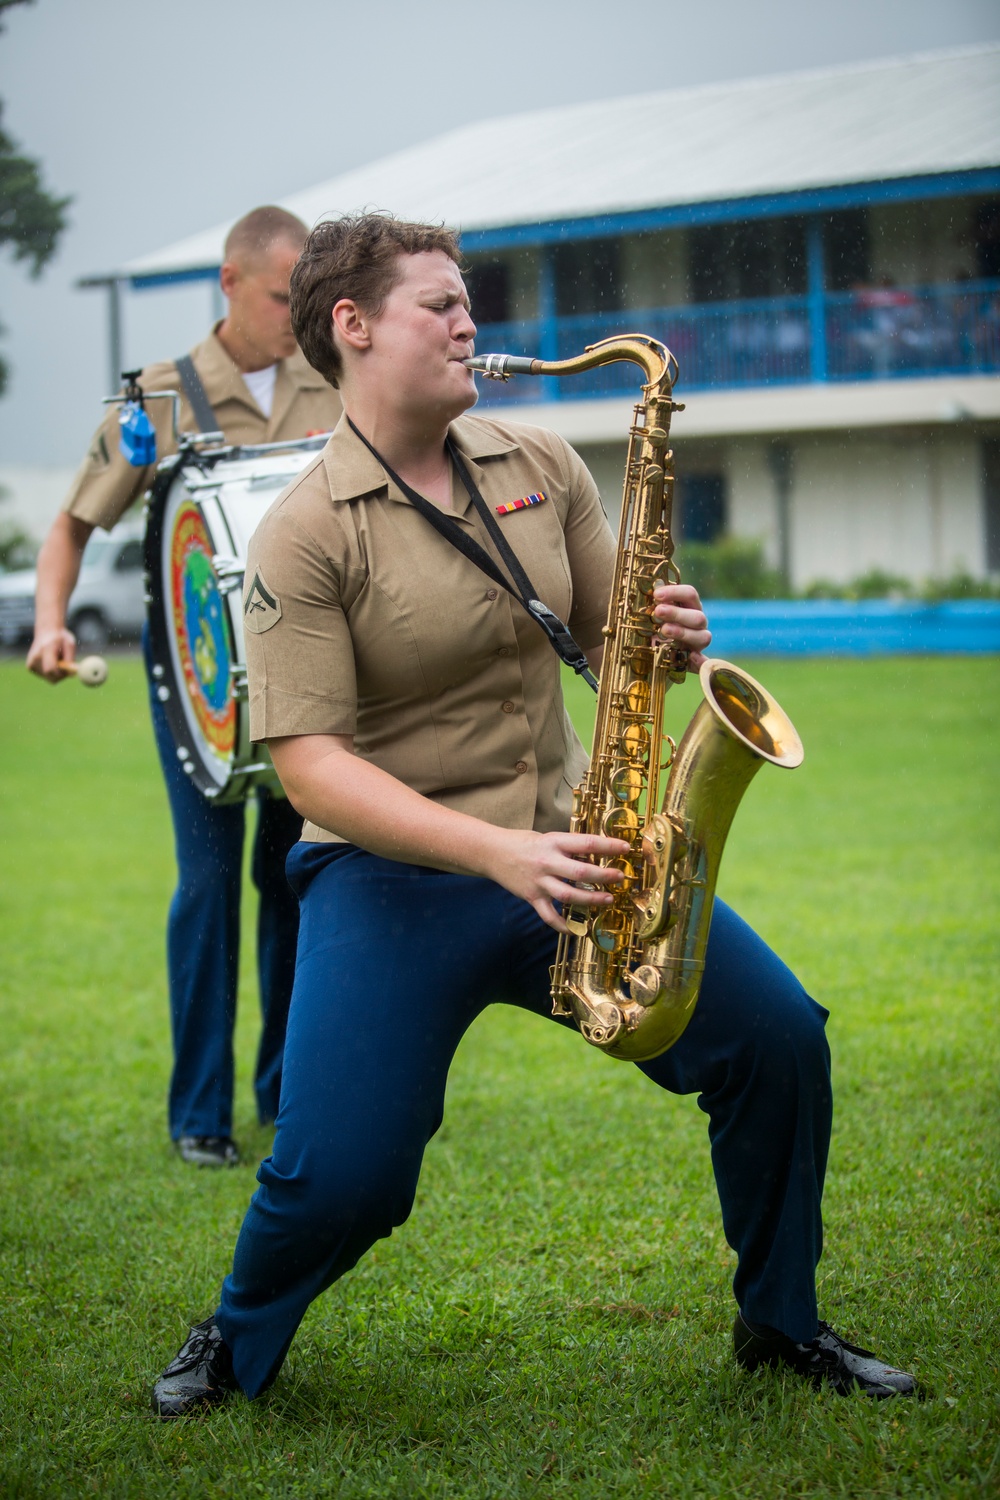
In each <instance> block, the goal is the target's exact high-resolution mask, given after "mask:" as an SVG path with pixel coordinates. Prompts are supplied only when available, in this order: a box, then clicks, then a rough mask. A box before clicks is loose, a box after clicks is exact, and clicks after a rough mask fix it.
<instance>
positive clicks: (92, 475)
mask: <svg viewBox="0 0 1000 1500" xmlns="http://www.w3.org/2000/svg"><path fill="white" fill-rule="evenodd" d="M191 358H192V360H193V361H194V367H195V369H196V370H197V372H198V374H199V376H200V377H201V383H202V385H203V386H204V387H205V395H206V396H207V397H208V400H209V402H210V404H211V406H212V408H213V410H214V412H215V416H216V420H217V422H218V424H219V430H220V431H221V432H222V434H223V435H224V437H225V439H226V442H227V443H280V442H286V441H292V440H294V439H295V438H303V437H307V436H309V435H311V434H313V433H319V432H329V431H331V429H332V428H333V427H334V426H335V425H336V422H337V419H338V417H339V416H340V410H341V407H340V397H339V396H338V395H337V392H336V391H335V390H333V388H332V387H331V386H329V385H327V383H326V381H325V380H324V379H323V377H322V376H321V375H318V374H317V373H316V371H315V370H314V369H313V368H312V367H311V366H310V365H309V364H307V363H306V360H305V358H304V356H303V355H302V354H300V353H298V352H296V353H295V354H294V355H292V357H291V358H290V359H285V360H281V361H280V362H279V363H278V370H277V374H276V376H275V381H274V402H273V404H272V406H271V415H270V417H265V415H264V413H263V412H262V411H261V409H260V407H259V406H258V405H257V403H256V401H255V400H254V399H253V397H252V396H251V394H250V390H249V387H248V386H247V385H246V382H245V381H244V379H243V377H242V375H241V374H240V371H239V368H238V367H237V366H236V365H235V364H234V363H233V361H232V359H231V358H230V357H229V355H228V354H227V353H226V351H225V349H224V348H223V346H222V344H221V343H220V342H219V340H218V338H217V337H216V331H215V329H213V330H212V332H211V333H210V334H209V335H208V338H207V339H205V340H204V341H203V342H202V343H200V344H198V345H197V346H196V347H195V348H194V349H192V350H191ZM139 384H140V385H141V386H142V389H143V390H144V391H168V390H169V391H178V392H179V393H180V396H181V402H180V417H179V426H180V430H181V432H191V431H194V430H195V429H196V427H197V423H196V420H195V415H194V412H193V411H192V409H191V405H190V403H189V402H188V399H187V396H186V395H185V394H184V389H183V387H182V385H181V381H180V376H179V375H178V373H177V366H176V365H175V364H174V362H173V360H164V361H163V363H162V364H156V365H150V366H149V368H148V369H146V370H143V372H142V375H141V376H140V377H139ZM172 406H173V403H172V402H171V401H168V400H164V401H150V402H149V404H148V406H147V408H146V410H147V412H148V414H149V418H150V420H151V421H152V422H153V424H154V426H155V428H156V452H157V457H158V458H166V457H168V455H169V454H171V453H175V452H176V451H177V444H176V442H175V441H174V432H173V413H172ZM118 411H119V408H118V407H117V406H109V407H108V413H107V416H106V417H105V419H104V421H103V422H102V423H101V426H100V427H99V428H98V429H97V432H96V433H95V434H94V441H93V442H92V443H91V446H90V451H89V452H88V454H87V457H86V458H85V459H84V461H83V463H82V465H81V466H80V469H79V470H78V471H77V474H76V477H75V479H74V480H73V484H72V487H71V489H70V492H69V495H68V496H67V497H66V501H65V504H64V506H63V509H64V510H67V511H69V513H70V515H72V516H76V517H78V519H79V520H81V521H88V522H89V523H90V525H91V526H102V527H104V529H105V530H108V531H109V530H110V529H111V527H112V526H113V525H114V524H115V522H116V521H118V520H120V519H121V517H122V516H123V515H124V514H125V512H126V511H127V510H128V508H129V506H130V505H131V504H132V503H133V501H135V500H137V499H138V497H139V496H140V495H142V494H143V493H144V492H145V491H146V490H147V489H148V488H149V486H150V484H151V483H152V481H153V476H154V474H155V472H156V471H155V468H154V467H153V466H152V465H150V466H149V467H148V468H143V469H134V468H133V467H132V465H131V464H130V463H129V462H128V460H127V459H126V458H125V457H124V455H123V454H122V452H121V450H120V449H119V447H118Z"/></svg>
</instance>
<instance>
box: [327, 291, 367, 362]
mask: <svg viewBox="0 0 1000 1500" xmlns="http://www.w3.org/2000/svg"><path fill="white" fill-rule="evenodd" d="M330 318H331V320H332V322H333V336H334V338H335V339H340V340H342V341H343V342H344V343H345V344H348V345H349V346H350V347H351V348H352V349H359V350H360V349H368V348H369V347H370V346H371V332H370V330H369V322H370V320H369V318H368V317H367V315H366V314H365V313H363V312H362V311H361V309H360V307H359V306H358V304H357V303H356V302H354V301H352V299H351V298H350V297H341V299H340V301H339V302H335V303H334V306H333V311H332V313H331V314H330Z"/></svg>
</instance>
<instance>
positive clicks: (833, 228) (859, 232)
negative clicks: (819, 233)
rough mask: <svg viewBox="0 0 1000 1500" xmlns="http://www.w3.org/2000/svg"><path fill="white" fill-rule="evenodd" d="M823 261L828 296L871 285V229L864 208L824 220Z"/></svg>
mask: <svg viewBox="0 0 1000 1500" xmlns="http://www.w3.org/2000/svg"><path fill="white" fill-rule="evenodd" d="M823 259H824V262H825V271H826V276H825V281H826V289H827V291H829V292H849V291H850V290H851V288H852V287H856V286H864V285H867V283H868V282H870V281H871V279H872V253H871V229H870V226H869V221H868V210H867V209H866V208H847V209H843V210H842V211H841V212H840V213H836V214H828V215H827V216H826V218H825V219H824V220H823Z"/></svg>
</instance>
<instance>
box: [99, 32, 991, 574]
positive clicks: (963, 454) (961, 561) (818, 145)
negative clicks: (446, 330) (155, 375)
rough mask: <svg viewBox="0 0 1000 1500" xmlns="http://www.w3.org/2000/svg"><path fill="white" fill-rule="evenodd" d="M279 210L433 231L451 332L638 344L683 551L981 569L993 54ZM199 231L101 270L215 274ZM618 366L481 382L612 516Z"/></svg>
mask: <svg viewBox="0 0 1000 1500" xmlns="http://www.w3.org/2000/svg"><path fill="white" fill-rule="evenodd" d="M283 206H285V207H287V208H289V209H291V210H292V211H293V212H295V213H298V214H299V215H301V216H302V217H303V218H305V219H306V220H307V221H314V220H316V219H319V218H321V217H324V216H326V215H329V214H330V213H331V212H341V211H348V210H355V209H359V208H366V207H377V208H384V209H387V210H391V211H392V212H394V213H396V214H398V215H400V216H402V217H406V218H419V219H423V220H437V221H442V220H443V221H445V222H447V223H450V224H453V225H456V226H457V227H458V228H459V229H460V230H461V233H462V243H463V248H464V250H465V253H466V255H467V257H468V262H469V271H468V278H467V279H468V284H469V287H470V291H471V294H472V300H473V312H474V315H475V317H476V320H477V322H478V324H479V337H478V340H477V348H478V349H479V350H480V351H483V352H486V351H491V350H500V351H507V352H514V353H529V354H534V355H540V356H542V357H543V358H547V359H557V358H564V357H566V356H568V355H572V354H576V353H578V352H580V351H581V350H582V349H583V348H584V346H585V345H587V344H589V343H592V342H594V341H595V340H597V339H600V338H605V337H607V336H609V335H611V334H614V333H616V332H627V331H640V332H646V333H651V334H653V335H655V336H656V337H658V338H661V339H663V340H664V341H665V342H666V343H667V344H668V345H669V346H670V348H671V349H672V350H673V352H674V354H675V355H676V357H677V360H678V363H679V366H680V382H679V385H678V388H677V395H678V398H679V399H681V400H684V401H685V402H686V403H687V405H686V410H685V411H684V412H683V413H681V414H679V415H678V416H676V417H675V422H674V439H675V452H676V457H677V469H678V474H679V481H678V515H677V522H678V531H679V534H680V536H681V538H682V539H683V538H684V537H687V538H689V539H691V538H694V539H698V540H706V541H707V540H712V539H714V538H716V537H719V536H721V535H724V534H727V533H728V534H734V535H737V536H744V537H757V538H760V539H761V541H762V542H763V544H764V547H765V550H766V555H767V558H768V560H769V562H770V564H771V565H772V566H773V567H776V568H779V569H781V570H782V571H783V572H784V574H785V575H786V577H787V578H788V580H789V581H790V583H792V584H793V585H794V586H795V587H797V588H801V587H803V586H805V585H807V584H809V583H810V582H812V581H814V580H817V579H829V580H832V581H835V582H846V581H847V580H849V579H851V578H854V577H857V576H859V575H862V574H865V573H867V572H869V571H870V570H872V569H881V570H884V571H885V572H888V573H892V574H897V575H899V574H901V575H905V576H907V577H909V578H910V579H912V580H915V581H917V580H923V579H925V578H932V577H933V578H947V577H950V576H952V575H954V574H956V573H963V572H964V573H968V574H971V575H972V576H974V577H983V576H986V575H989V574H998V573H1000V47H983V48H975V49H961V50H956V51H949V52H944V53H933V54H925V55H921V56H915V57H904V58H899V59H893V60H889V61H881V62H874V63H867V64H864V65H857V66H851V67H837V68H830V69H824V70H814V71H810V72H803V73H795V74H788V75H783V76H778V77H773V78H764V79H754V80H750V81H746V82H738V83H726V84H718V85H711V86H707V87H698V88H689V89H670V90H667V91H664V92H660V93H651V94H644V95H640V96H637V97H631V98H623V99H612V100H607V101H603V102H598V103H585V104H579V105H573V106H569V107H565V108H557V109H546V110H538V111H533V112H531V113H527V114H521V115H516V116H513V117H509V118H501V119H491V120H487V121H480V122H475V123H473V124H469V125H463V126H460V127H458V128H457V129H456V130H454V131H452V132H449V133H448V134H446V135H444V136H441V137H439V138H437V139H436V140H432V141H430V142H428V143H425V144H423V145H419V146H415V147H412V148H409V149H407V150H404V151H400V152H397V153H395V154H393V155H392V156H389V157H386V158H384V159H382V160H381V161H377V162H374V163H371V164H370V165H368V166H365V167H362V168H359V169H357V170H355V171H352V172H349V173H345V174H343V175H342V176H340V177H337V178H334V179H333V180H332V181H329V182H326V183H323V184H321V185H320V186H318V187H316V188H314V189H310V190H309V191H307V192H304V193H299V194H295V195H293V196H291V197H289V198H287V199H284V200H283ZM223 232H224V230H223V227H221V226H220V227H219V228H217V229H214V230H211V231H207V232H206V234H204V235H201V236H196V237H195V238H193V239H191V240H187V241H184V242H182V243H181V244H179V245H176V246H171V247H168V248H167V249H166V250H164V251H162V252H160V253H159V254H157V255H153V256H148V257H144V258H143V259H142V260H141V261H137V262H133V263H132V264H131V265H129V266H126V267H124V268H123V270H122V272H120V273H117V275H116V276H114V277H110V278H104V279H106V280H108V281H109V282H111V283H112V284H113V291H114V293H115V295H116V296H117V292H118V289H119V288H120V287H121V286H122V285H126V286H131V287H132V288H134V289H137V290H144V289H148V288H151V287H155V286H157V285H162V284H164V283H165V282H170V281H175V280H177V279H191V278H196V277H198V276H208V275H212V274H214V270H215V268H216V267H217V266H218V262H219V257H220V250H221V242H222V236H223ZM637 376H638V372H637V371H635V369H634V367H631V366H623V365H616V366H612V367H605V368H602V369H599V370H596V371H593V372H591V373H589V374H586V375H583V376H579V377H575V378H573V379H564V380H560V379H555V378H551V377H549V378H544V379H541V380H538V379H531V378H526V379H520V380H517V381H513V382H511V383H510V384H509V385H507V386H496V385H490V384H484V388H483V408H484V410H505V411H510V412H511V413H512V414H513V413H514V412H516V413H517V416H518V418H519V419H520V420H524V421H528V422H536V423H540V424H543V425H545V426H549V427H553V428H555V429H557V430H558V431H560V432H561V433H563V434H564V435H565V436H566V437H567V438H568V439H569V441H570V442H572V443H573V444H574V446H575V447H577V448H578V449H579V451H580V452H581V454H582V455H583V457H584V458H585V460H586V461H587V463H588V464H589V465H590V467H591V469H592V471H593V472H594V474H595V475H596V476H597V478H598V482H599V483H600V485H601V490H602V494H603V495H604V496H605V499H606V502H607V504H608V508H609V510H613V509H615V508H616V507H617V503H618V495H619V493H620V488H621V480H622V469H623V466H624V455H625V446H626V437H627V431H628V426H629V420H630V415H631V406H632V402H633V400H634V399H635V392H636V388H637Z"/></svg>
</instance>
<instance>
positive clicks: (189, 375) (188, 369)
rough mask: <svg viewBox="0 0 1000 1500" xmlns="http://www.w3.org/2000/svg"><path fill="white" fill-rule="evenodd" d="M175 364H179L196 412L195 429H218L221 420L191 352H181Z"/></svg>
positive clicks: (211, 430)
mask: <svg viewBox="0 0 1000 1500" xmlns="http://www.w3.org/2000/svg"><path fill="white" fill-rule="evenodd" d="M174 364H175V365H176V366H177V373H178V375H179V376H180V378H181V385H182V386H183V387H184V394H185V396H186V397H187V398H188V402H189V404H190V406H191V410H192V412H193V413H194V425H195V430H196V431H197V432H215V431H217V429H218V427H219V420H218V418H217V417H216V415H215V412H214V411H213V409H212V403H211V401H209V399H208V396H207V394H206V392H205V387H204V386H203V385H202V383H201V376H200V375H199V374H198V371H197V370H196V369H195V367H194V360H193V359H192V358H191V356H190V354H180V355H178V357H177V358H176V359H175V360H174Z"/></svg>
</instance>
